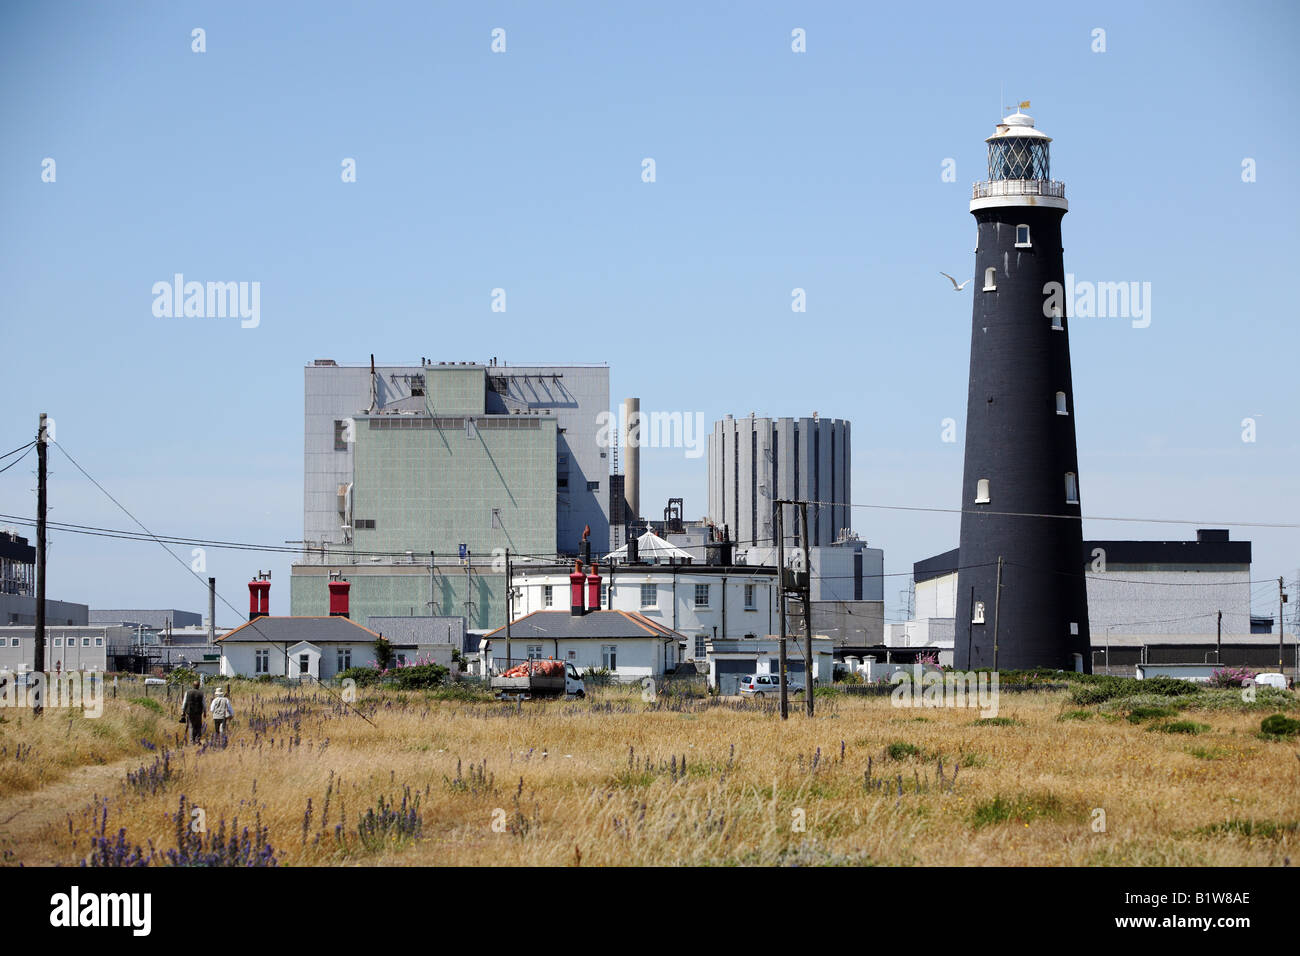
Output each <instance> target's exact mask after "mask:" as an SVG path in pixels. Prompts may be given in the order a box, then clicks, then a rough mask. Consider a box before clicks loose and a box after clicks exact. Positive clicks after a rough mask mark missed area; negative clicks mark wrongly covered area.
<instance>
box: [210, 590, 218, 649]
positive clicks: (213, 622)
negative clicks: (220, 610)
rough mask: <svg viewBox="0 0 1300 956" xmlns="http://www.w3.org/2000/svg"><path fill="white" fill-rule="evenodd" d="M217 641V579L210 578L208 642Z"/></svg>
mask: <svg viewBox="0 0 1300 956" xmlns="http://www.w3.org/2000/svg"><path fill="white" fill-rule="evenodd" d="M216 642H217V579H216V578H208V643H209V644H215V643H216Z"/></svg>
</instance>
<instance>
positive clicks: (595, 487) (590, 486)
mask: <svg viewBox="0 0 1300 956" xmlns="http://www.w3.org/2000/svg"><path fill="white" fill-rule="evenodd" d="M587 490H588V491H600V482H599V481H589V482H587Z"/></svg>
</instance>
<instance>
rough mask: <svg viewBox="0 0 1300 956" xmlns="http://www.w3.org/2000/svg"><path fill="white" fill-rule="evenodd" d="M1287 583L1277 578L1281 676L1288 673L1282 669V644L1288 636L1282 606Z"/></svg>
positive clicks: (1278, 650)
mask: <svg viewBox="0 0 1300 956" xmlns="http://www.w3.org/2000/svg"><path fill="white" fill-rule="evenodd" d="M1285 583H1286V582H1285V581H1284V580H1283V579H1282V576H1281V575H1280V574H1279V575H1278V578H1277V672H1278V673H1279V674H1285V673H1286V671H1284V670H1283V669H1282V668H1283V666H1284V665H1283V661H1282V654H1283V651H1282V642H1283V640H1284V639H1285V636H1286V625H1285V624H1283V623H1282V606H1283V605H1284V604H1286V591H1285V590H1284V589H1283V585H1284V584H1285Z"/></svg>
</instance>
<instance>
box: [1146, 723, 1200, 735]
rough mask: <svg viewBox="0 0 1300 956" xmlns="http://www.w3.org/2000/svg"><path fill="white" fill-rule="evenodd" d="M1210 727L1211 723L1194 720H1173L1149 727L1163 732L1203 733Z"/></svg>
mask: <svg viewBox="0 0 1300 956" xmlns="http://www.w3.org/2000/svg"><path fill="white" fill-rule="evenodd" d="M1209 729H1210V725H1209V724H1198V723H1197V722H1196V721H1194V720H1171V721H1167V722H1165V723H1163V724H1152V725H1151V726H1150V727H1148V728H1147V730H1154V731H1156V732H1157V733H1162V734H1203V733H1205V732H1206V731H1207V730H1209Z"/></svg>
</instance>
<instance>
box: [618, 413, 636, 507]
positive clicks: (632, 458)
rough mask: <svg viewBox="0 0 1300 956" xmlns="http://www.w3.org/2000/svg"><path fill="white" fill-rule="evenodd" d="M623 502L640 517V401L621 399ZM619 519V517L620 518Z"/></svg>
mask: <svg viewBox="0 0 1300 956" xmlns="http://www.w3.org/2000/svg"><path fill="white" fill-rule="evenodd" d="M623 463H624V464H623V500H624V501H626V502H627V507H628V510H630V511H631V512H632V521H633V523H635V522H636V521H637V519H639V518H640V517H641V399H639V398H625V399H623ZM620 517H621V516H620Z"/></svg>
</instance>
